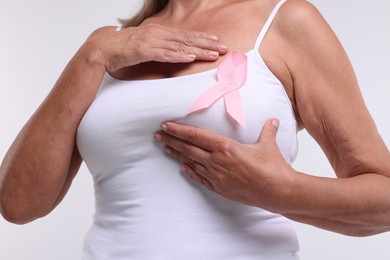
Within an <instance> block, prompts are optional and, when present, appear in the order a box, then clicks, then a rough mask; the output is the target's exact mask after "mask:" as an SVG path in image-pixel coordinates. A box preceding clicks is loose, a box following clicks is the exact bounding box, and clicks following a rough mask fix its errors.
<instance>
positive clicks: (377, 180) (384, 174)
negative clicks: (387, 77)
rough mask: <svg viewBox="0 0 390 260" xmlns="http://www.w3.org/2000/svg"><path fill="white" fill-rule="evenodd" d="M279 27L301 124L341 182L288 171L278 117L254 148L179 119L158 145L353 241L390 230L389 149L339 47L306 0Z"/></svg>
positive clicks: (213, 179)
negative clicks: (277, 141) (280, 143)
mask: <svg viewBox="0 0 390 260" xmlns="http://www.w3.org/2000/svg"><path fill="white" fill-rule="evenodd" d="M273 28H274V30H275V31H274V32H276V33H275V34H276V35H277V36H275V34H274V39H276V38H279V41H278V42H277V43H276V42H275V44H279V48H278V49H279V50H280V51H281V52H283V53H279V55H280V56H282V57H285V63H286V64H287V66H288V69H289V71H290V73H291V78H292V81H293V85H294V94H295V99H296V105H297V109H298V110H297V111H298V114H299V117H300V119H301V122H302V124H303V126H304V127H306V129H307V131H308V132H309V133H310V134H311V135H312V136H313V138H314V139H315V140H316V141H317V142H318V143H319V145H320V146H321V148H322V149H323V151H324V152H325V154H326V155H327V157H328V159H329V161H330V163H331V165H332V167H333V169H334V171H335V173H336V175H337V177H338V178H337V179H335V178H324V177H315V176H310V175H308V174H305V173H300V172H298V171H296V170H294V169H292V168H291V167H290V166H289V165H287V164H286V162H285V161H284V160H283V158H282V157H281V155H280V152H279V151H278V148H277V146H276V144H275V133H276V130H277V121H275V120H273V121H270V122H268V123H267V124H266V125H265V126H264V129H263V131H262V134H261V137H260V141H259V143H258V144H255V145H243V144H239V143H237V142H235V141H233V140H231V139H228V138H225V137H222V136H218V135H215V134H213V133H210V132H208V131H204V130H201V129H196V128H192V127H188V126H180V125H177V124H174V123H167V124H165V125H164V128H163V131H162V132H159V133H158V134H157V135H156V138H157V140H159V141H161V142H163V143H165V144H167V145H168V146H169V147H168V150H167V152H168V153H170V154H171V155H172V156H173V157H176V158H178V159H179V160H181V161H183V162H184V166H183V170H184V171H185V172H186V173H188V174H189V175H190V176H191V177H192V178H193V179H194V180H195V181H197V182H199V183H201V184H203V185H205V186H206V187H207V188H209V189H210V190H212V191H214V192H217V193H219V194H221V195H222V196H224V197H227V198H229V199H233V200H236V201H239V202H242V203H246V204H249V205H254V206H258V207H262V208H265V209H267V210H270V211H273V212H276V213H280V214H283V215H285V216H287V217H289V218H291V219H294V220H297V221H300V222H304V223H308V224H311V225H315V226H317V227H320V228H324V229H327V230H332V231H335V232H339V233H343V234H348V235H354V236H366V235H371V234H376V233H380V232H384V231H388V230H390V153H389V151H388V149H387V147H386V145H385V144H384V142H383V141H382V139H381V137H380V135H379V133H378V131H377V129H376V126H375V124H374V122H373V120H372V118H371V116H370V115H369V112H368V110H367V108H366V106H365V104H364V102H363V99H362V96H361V94H360V91H359V87H358V83H357V80H356V77H355V75H354V72H353V69H352V66H351V64H350V62H349V60H348V58H347V56H346V54H345V52H344V50H343V48H342V46H341V45H340V43H339V41H338V40H337V38H336V36H335V35H334V33H333V32H332V30H331V29H330V28H329V26H328V25H327V23H326V22H325V21H324V19H323V18H322V16H321V15H320V14H319V13H318V11H317V10H316V9H315V8H314V7H313V6H311V5H310V4H309V3H308V2H306V1H295V0H290V1H287V2H286V3H285V4H284V5H283V6H282V8H281V9H280V11H279V14H278V16H277V17H276V19H275V22H274V25H273ZM265 40H266V39H265ZM272 123H273V124H272ZM275 126H276V127H275ZM190 166H191V167H190Z"/></svg>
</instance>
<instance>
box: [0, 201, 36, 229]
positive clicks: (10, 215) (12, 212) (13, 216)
mask: <svg viewBox="0 0 390 260" xmlns="http://www.w3.org/2000/svg"><path fill="white" fill-rule="evenodd" d="M0 212H1V215H2V216H3V218H4V219H5V220H6V221H8V222H9V223H12V224H16V225H24V224H27V223H30V222H31V221H33V220H34V219H36V218H32V217H31V216H28V215H27V214H26V213H25V212H23V210H20V209H18V208H17V207H12V206H8V205H7V204H6V203H4V202H1V205H0Z"/></svg>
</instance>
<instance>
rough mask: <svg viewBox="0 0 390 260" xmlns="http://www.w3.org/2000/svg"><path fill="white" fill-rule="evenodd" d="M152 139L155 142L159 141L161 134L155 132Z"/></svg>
mask: <svg viewBox="0 0 390 260" xmlns="http://www.w3.org/2000/svg"><path fill="white" fill-rule="evenodd" d="M154 140H156V141H157V142H161V140H162V137H161V135H160V134H155V135H154Z"/></svg>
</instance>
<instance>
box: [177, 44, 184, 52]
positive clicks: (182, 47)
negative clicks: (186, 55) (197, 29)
mask: <svg viewBox="0 0 390 260" xmlns="http://www.w3.org/2000/svg"><path fill="white" fill-rule="evenodd" d="M185 48H186V45H185V44H184V43H182V42H178V43H177V44H176V48H175V50H176V51H177V52H184V50H185Z"/></svg>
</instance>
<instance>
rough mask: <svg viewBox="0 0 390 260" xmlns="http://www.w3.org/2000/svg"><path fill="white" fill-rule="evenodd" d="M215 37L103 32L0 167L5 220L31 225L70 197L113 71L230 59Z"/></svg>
mask: <svg viewBox="0 0 390 260" xmlns="http://www.w3.org/2000/svg"><path fill="white" fill-rule="evenodd" d="M220 47H221V46H220V45H219V43H218V41H217V39H216V38H215V37H214V36H213V35H210V34H207V33H202V32H192V31H184V30H178V29H174V28H167V27H163V26H159V25H147V26H141V27H137V28H135V27H134V28H125V29H123V30H121V31H119V32H116V31H115V27H104V28H101V29H98V30H96V31H95V32H94V33H92V34H91V36H90V37H89V38H88V39H87V41H86V42H85V44H84V45H83V46H82V47H81V48H80V49H79V51H78V52H77V53H76V54H75V56H74V57H73V58H72V59H71V61H70V62H69V64H68V65H67V67H66V68H65V70H64V72H63V73H62V75H61V76H60V78H59V79H58V81H57V82H56V84H55V86H54V87H53V89H52V91H51V92H50V93H49V95H48V97H47V98H46V99H45V100H44V102H43V103H42V104H41V106H40V107H39V108H38V110H37V111H36V112H35V113H34V115H33V116H32V117H31V119H30V120H29V121H28V122H27V124H26V125H25V126H24V127H23V129H22V130H21V132H20V133H19V135H18V136H17V138H16V140H15V141H14V143H13V144H12V146H11V147H10V149H9V151H8V152H7V154H6V156H5V158H4V160H3V162H2V165H1V168H0V209H1V214H2V215H3V216H4V217H5V218H6V219H7V220H9V221H11V222H14V223H19V224H22V223H26V222H29V221H32V220H34V219H36V218H39V217H42V216H44V215H46V214H48V213H49V212H50V211H51V210H52V209H53V208H54V207H56V205H57V204H58V203H59V202H60V201H61V200H62V198H63V197H64V196H65V194H66V192H67V190H68V188H69V187H70V185H71V182H72V180H73V178H74V177H75V175H76V173H77V171H78V169H79V167H80V164H81V162H82V159H81V157H80V154H79V152H78V150H77V147H76V144H75V136H76V131H77V127H78V125H79V122H80V120H81V118H82V117H83V115H84V113H85V111H86V110H87V109H88V107H89V105H90V104H91V103H92V101H93V100H94V98H95V95H96V93H97V90H98V88H99V86H100V84H101V82H102V79H103V75H104V73H105V72H106V71H109V72H114V71H116V70H118V69H121V68H124V67H128V66H132V65H135V64H138V63H141V62H146V61H152V60H153V61H160V62H192V61H194V60H195V59H196V60H215V59H216V58H218V57H216V56H215V55H214V56H210V51H213V52H217V53H221V54H222V53H224V52H226V50H225V49H223V48H222V50H221V48H220Z"/></svg>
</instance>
